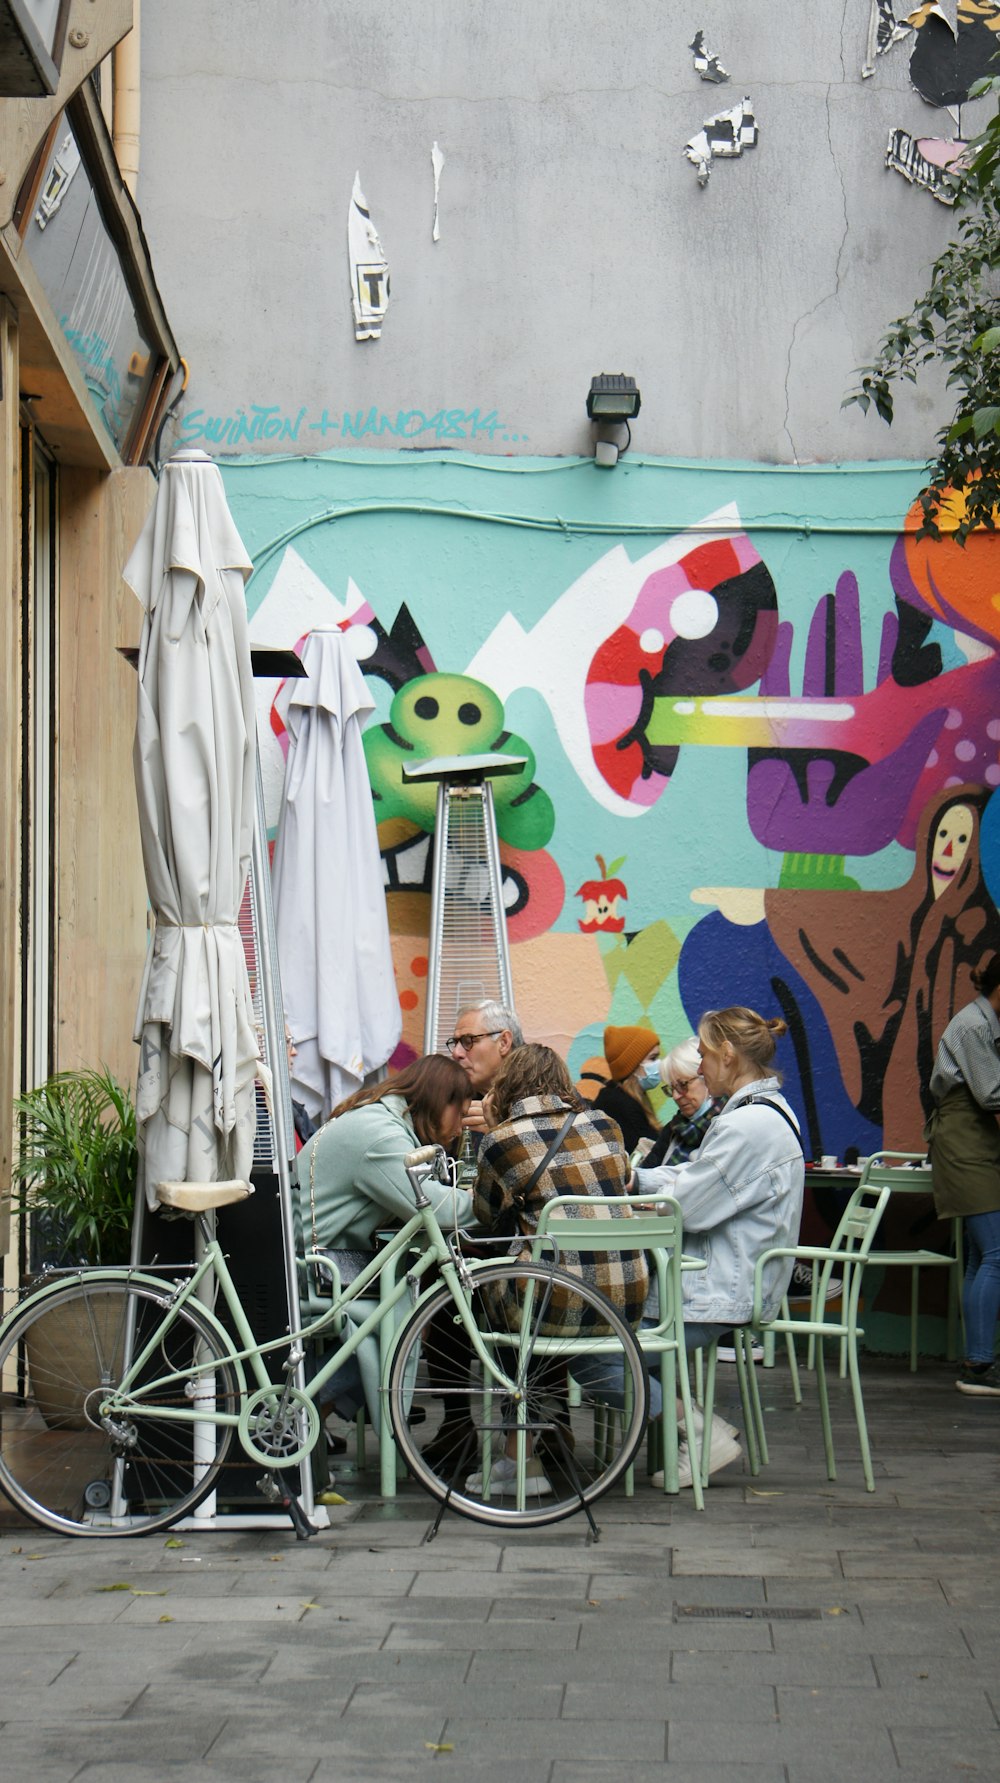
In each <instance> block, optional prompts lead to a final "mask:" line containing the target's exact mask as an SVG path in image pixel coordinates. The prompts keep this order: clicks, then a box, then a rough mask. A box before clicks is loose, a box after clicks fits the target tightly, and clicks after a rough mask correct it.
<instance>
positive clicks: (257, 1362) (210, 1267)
mask: <svg viewBox="0 0 1000 1783" xmlns="http://www.w3.org/2000/svg"><path fill="white" fill-rule="evenodd" d="M199 1220H200V1222H201V1229H202V1236H203V1237H204V1239H205V1241H206V1242H205V1249H204V1254H203V1256H202V1258H201V1260H200V1262H198V1263H197V1264H196V1265H195V1267H194V1269H193V1271H192V1272H191V1273H190V1275H188V1276H187V1278H186V1279H185V1280H184V1281H183V1282H182V1283H176V1282H174V1283H170V1284H167V1283H165V1282H164V1280H163V1278H162V1277H153V1276H149V1275H147V1274H146V1273H145V1272H144V1271H143V1272H139V1271H127V1272H124V1273H126V1274H127V1275H129V1276H131V1277H132V1278H133V1279H135V1280H137V1281H145V1282H147V1283H150V1284H152V1285H155V1286H157V1287H164V1286H168V1285H169V1287H170V1290H171V1293H170V1302H169V1305H168V1306H166V1307H165V1309H164V1316H163V1319H162V1320H161V1321H160V1323H159V1324H158V1325H157V1327H156V1329H155V1330H154V1331H153V1332H152V1334H151V1335H150V1336H149V1337H148V1339H147V1340H146V1342H145V1343H144V1345H143V1347H142V1349H141V1350H140V1351H139V1352H138V1353H137V1354H135V1355H134V1356H133V1357H132V1359H131V1362H130V1363H129V1366H128V1367H127V1368H126V1369H125V1370H124V1371H123V1374H122V1378H121V1380H120V1382H119V1384H118V1386H117V1387H116V1388H115V1389H114V1391H113V1392H111V1393H109V1395H108V1398H107V1399H106V1400H105V1401H104V1402H103V1403H102V1406H101V1412H102V1416H107V1417H114V1416H115V1415H120V1414H123V1413H127V1414H128V1415H129V1416H130V1417H141V1416H142V1413H143V1401H144V1399H145V1398H147V1397H152V1396H154V1395H155V1394H157V1393H161V1392H162V1391H163V1390H164V1389H165V1388H167V1387H169V1386H170V1385H171V1384H173V1383H175V1382H179V1381H181V1380H185V1381H188V1380H190V1379H191V1378H192V1375H194V1376H198V1375H202V1374H204V1375H206V1376H208V1375H210V1374H211V1373H213V1372H214V1369H215V1366H216V1363H215V1361H214V1360H211V1361H208V1362H206V1363H204V1364H202V1365H197V1364H196V1366H195V1368H194V1369H193V1370H186V1371H185V1372H184V1373H183V1374H180V1373H177V1372H170V1373H168V1374H165V1375H162V1376H160V1377H159V1378H157V1379H154V1380H145V1381H143V1384H142V1389H141V1392H140V1394H139V1395H138V1396H137V1397H133V1395H132V1394H131V1392H130V1388H131V1386H132V1384H133V1383H134V1382H135V1381H136V1380H137V1379H138V1378H139V1377H140V1376H141V1373H142V1370H143V1368H144V1367H145V1366H146V1364H147V1363H148V1362H149V1360H150V1358H151V1357H152V1356H153V1355H154V1354H155V1352H156V1350H157V1348H158V1347H159V1346H160V1344H161V1343H162V1342H163V1340H164V1337H165V1335H166V1333H167V1331H168V1330H169V1329H170V1326H171V1325H172V1323H173V1322H174V1319H175V1317H176V1314H177V1312H178V1311H179V1310H180V1309H181V1308H183V1307H184V1306H186V1305H187V1304H188V1302H193V1303H194V1307H195V1310H196V1311H197V1312H198V1313H199V1314H200V1315H201V1316H202V1317H203V1318H205V1319H207V1320H208V1321H209V1322H210V1323H211V1325H212V1326H213V1328H214V1330H215V1331H216V1333H217V1335H219V1336H220V1337H221V1339H222V1340H223V1342H224V1344H225V1346H226V1349H227V1351H228V1352H229V1358H228V1359H229V1360H231V1361H233V1362H235V1363H236V1364H237V1365H238V1367H239V1370H240V1375H241V1386H242V1388H243V1389H244V1391H245V1389H246V1387H247V1379H246V1371H245V1370H244V1368H243V1364H244V1363H247V1364H249V1368H250V1372H251V1374H252V1377H253V1380H254V1382H255V1384H256V1387H257V1388H258V1389H259V1390H261V1391H263V1392H273V1393H275V1394H280V1393H281V1392H282V1389H281V1388H280V1387H278V1386H277V1385H276V1384H275V1383H274V1382H273V1381H272V1379H271V1377H270V1375H269V1374H268V1373H267V1370H266V1368H265V1367H264V1363H263V1360H262V1358H263V1357H264V1356H266V1355H268V1354H270V1353H273V1352H274V1351H277V1350H284V1349H288V1350H289V1354H290V1355H292V1354H293V1353H294V1351H295V1349H296V1347H297V1346H298V1345H299V1344H301V1343H303V1342H309V1341H311V1340H312V1339H313V1338H314V1337H317V1336H320V1335H322V1334H323V1332H325V1331H328V1330H329V1328H330V1326H331V1325H332V1324H333V1323H334V1322H335V1321H336V1320H337V1319H339V1318H340V1316H341V1314H342V1313H343V1312H344V1311H345V1309H346V1308H347V1307H349V1306H350V1305H352V1304H353V1303H354V1302H355V1301H358V1300H361V1299H364V1298H365V1296H366V1295H367V1294H368V1291H369V1290H370V1288H371V1287H372V1286H373V1284H374V1283H375V1282H377V1281H378V1279H379V1277H380V1276H381V1275H382V1274H383V1272H384V1271H386V1270H388V1269H389V1268H390V1266H391V1265H392V1264H394V1263H395V1261H396V1259H397V1258H398V1257H400V1256H401V1255H403V1254H404V1253H405V1252H406V1251H407V1250H408V1249H409V1247H410V1245H411V1243H412V1240H413V1239H414V1237H415V1236H416V1234H417V1233H418V1232H421V1231H422V1232H423V1233H424V1235H425V1236H426V1238H427V1239H428V1244H427V1247H426V1249H425V1250H423V1251H422V1252H421V1253H420V1255H419V1256H418V1257H416V1258H414V1259H411V1260H410V1262H409V1265H408V1268H407V1271H406V1274H405V1275H404V1277H403V1279H402V1280H401V1281H399V1282H397V1283H396V1284H395V1286H394V1287H393V1289H392V1290H391V1292H390V1293H389V1294H388V1295H387V1296H386V1297H385V1298H384V1299H383V1298H381V1297H380V1298H379V1303H378V1305H377V1306H375V1307H374V1308H373V1310H372V1311H371V1312H370V1313H369V1314H368V1316H367V1317H366V1318H365V1319H364V1320H363V1321H362V1322H361V1323H360V1324H357V1325H355V1326H354V1327H353V1329H352V1330H351V1332H350V1334H346V1335H345V1336H344V1338H343V1341H342V1342H341V1343H340V1344H339V1346H338V1348H337V1351H336V1353H335V1354H334V1355H333V1356H331V1357H330V1359H329V1361H328V1362H326V1363H325V1364H324V1365H323V1367H322V1368H320V1369H319V1370H318V1372H317V1373H316V1374H315V1375H314V1376H313V1377H312V1379H311V1380H309V1381H308V1382H307V1383H306V1385H305V1388H304V1389H303V1397H304V1398H305V1399H306V1400H308V1401H310V1402H311V1403H312V1404H315V1403H316V1401H317V1399H318V1398H319V1397H320V1395H321V1393H322V1390H323V1388H324V1387H325V1386H326V1384H327V1382H328V1381H329V1380H331V1379H332V1378H333V1377H334V1375H336V1374H337V1372H338V1371H339V1370H340V1369H341V1368H342V1367H343V1366H344V1363H345V1362H346V1361H348V1359H349V1358H350V1357H351V1356H353V1355H354V1353H355V1351H356V1350H357V1349H358V1347H359V1345H360V1344H362V1343H363V1342H364V1340H365V1338H366V1337H368V1336H370V1335H371V1334H372V1333H374V1332H375V1331H377V1330H378V1329H379V1327H380V1326H381V1325H382V1323H383V1321H384V1320H385V1319H387V1318H389V1317H390V1316H391V1314H392V1312H393V1310H394V1308H395V1307H396V1306H398V1304H399V1302H400V1301H401V1300H402V1299H403V1298H404V1297H405V1296H406V1295H408V1294H410V1292H411V1287H412V1284H413V1283H414V1282H415V1281H419V1280H420V1279H421V1277H423V1276H424V1275H426V1274H427V1272H428V1271H429V1270H430V1269H432V1268H433V1267H434V1266H435V1265H437V1266H438V1267H439V1268H440V1271H441V1275H442V1278H443V1280H444V1282H445V1283H446V1285H447V1287H448V1288H449V1290H450V1292H451V1295H452V1299H453V1300H454V1303H455V1306H456V1308H457V1310H458V1312H459V1315H460V1317H461V1320H462V1323H463V1325H464V1327H465V1330H466V1332H467V1334H468V1337H469V1340H470V1343H471V1344H472V1348H473V1350H474V1352H475V1354H476V1356H477V1358H478V1360H479V1361H480V1363H481V1364H482V1366H483V1367H484V1369H485V1370H486V1372H487V1374H488V1375H489V1376H490V1377H491V1378H492V1379H493V1380H494V1381H495V1382H496V1384H497V1385H498V1386H499V1387H501V1388H503V1389H505V1390H507V1391H509V1392H510V1393H511V1394H512V1395H513V1396H514V1397H517V1396H518V1393H519V1389H518V1386H517V1382H516V1381H515V1380H513V1379H512V1378H511V1376H510V1374H509V1373H508V1372H507V1371H505V1370H504V1369H503V1368H502V1367H500V1365H499V1364H498V1363H497V1361H496V1360H495V1359H494V1357H493V1356H492V1355H491V1353H490V1351H489V1349H488V1348H487V1346H486V1345H485V1344H484V1342H483V1339H482V1336H481V1334H480V1332H479V1329H478V1327H477V1325H476V1322H475V1319H474V1318H473V1316H472V1313H471V1311H470V1309H469V1305H468V1302H467V1300H466V1297H465V1295H464V1293H463V1291H462V1287H463V1282H462V1277H463V1275H464V1276H465V1277H466V1278H467V1279H468V1278H469V1277H472V1276H474V1275H475V1274H476V1273H477V1265H476V1262H472V1263H471V1264H470V1263H467V1262H466V1261H465V1259H464V1258H456V1256H455V1253H454V1252H453V1251H452V1249H451V1246H450V1245H449V1244H448V1242H447V1240H446V1239H445V1237H444V1234H443V1232H442V1230H441V1226H440V1223H439V1221H438V1219H437V1215H436V1214H435V1212H434V1209H433V1207H432V1206H431V1204H430V1203H429V1202H427V1203H426V1204H425V1205H422V1206H418V1208H417V1211H416V1212H415V1213H414V1214H413V1216H412V1218H411V1219H409V1220H407V1222H406V1224H405V1225H404V1226H402V1227H401V1228H400V1230H399V1231H398V1232H397V1233H396V1234H395V1235H394V1237H393V1238H391V1239H390V1241H389V1243H388V1244H387V1245H386V1246H385V1247H384V1249H383V1250H381V1251H380V1252H379V1254H378V1256H377V1257H375V1258H374V1259H373V1260H372V1262H371V1263H369V1264H368V1265H367V1266H366V1267H365V1269H363V1270H362V1271H361V1273H360V1274H359V1275H358V1276H357V1277H356V1278H355V1280H354V1281H353V1282H351V1283H350V1284H349V1285H348V1287H347V1288H346V1289H345V1290H344V1291H343V1292H342V1293H341V1294H340V1295H338V1296H336V1297H335V1298H334V1299H333V1301H332V1303H331V1306H330V1309H329V1311H327V1312H324V1313H322V1314H321V1316H320V1317H319V1318H318V1319H316V1320H313V1321H312V1322H311V1323H310V1324H308V1325H305V1326H303V1327H302V1328H301V1329H300V1330H298V1331H293V1332H290V1333H289V1334H288V1335H287V1336H284V1337H280V1338H273V1339H271V1340H270V1341H269V1342H267V1343H263V1344H258V1342H257V1340H256V1339H255V1337H254V1335H253V1332H252V1331H251V1329H250V1325H249V1323H248V1320H247V1316H246V1312H245V1310H244V1307H243V1303H242V1301H241V1300H240V1297H239V1293H238V1290H237V1288H236V1284H235V1283H234V1281H233V1278H232V1276H231V1274H230V1271H229V1266H228V1264H227V1262H226V1258H225V1254H224V1252H223V1250H222V1248H221V1246H220V1244H219V1242H218V1240H217V1239H216V1238H213V1237H212V1236H211V1235H210V1232H209V1228H208V1224H207V1222H205V1221H204V1220H203V1216H199ZM327 1261H328V1260H327V1259H326V1258H325V1257H324V1256H323V1255H322V1253H318V1252H314V1251H309V1252H307V1253H306V1256H305V1262H306V1264H309V1263H310V1262H318V1263H321V1264H322V1263H325V1262H327ZM488 1266H489V1265H488V1263H485V1262H480V1263H479V1268H480V1269H482V1268H486V1267H488ZM101 1273H102V1274H104V1275H105V1276H107V1275H108V1274H109V1273H110V1272H107V1271H102V1272H101ZM118 1279H121V1274H120V1273H119V1274H118ZM210 1279H214V1281H215V1282H216V1283H217V1285H218V1288H219V1289H220V1291H221V1293H222V1297H223V1300H224V1301H225V1304H226V1307H227V1308H228V1311H229V1314H230V1317H231V1319H232V1322H233V1327H234V1330H235V1332H236V1336H237V1340H238V1343H239V1345H240V1346H241V1347H238V1348H235V1349H234V1348H233V1340H232V1336H231V1334H230V1333H229V1332H228V1331H227V1330H226V1327H225V1326H224V1325H223V1324H222V1323H221V1321H220V1320H219V1319H218V1317H217V1316H216V1314H215V1312H214V1311H213V1310H212V1309H211V1308H210V1307H209V1306H207V1305H206V1303H205V1301H204V1300H203V1299H202V1298H201V1297H200V1295H199V1289H201V1288H202V1286H203V1284H204V1283H205V1282H207V1281H208V1280H210ZM419 1299H420V1296H417V1298H416V1300H415V1301H414V1304H415V1305H416V1304H418V1303H419ZM284 1391H285V1392H286V1393H287V1394H288V1395H289V1397H290V1396H291V1393H290V1389H289V1388H286V1389H284ZM210 1398H211V1395H206V1399H208V1400H210ZM155 1415H156V1417H157V1418H158V1419H160V1420H165V1419H169V1420H173V1421H174V1422H177V1423H187V1424H199V1423H202V1424H204V1423H209V1424H214V1425H232V1426H234V1427H237V1426H239V1424H240V1423H241V1420H242V1413H241V1412H225V1411H219V1410H218V1409H216V1408H214V1407H212V1408H211V1409H209V1405H208V1404H207V1403H206V1401H205V1399H203V1400H202V1401H201V1402H200V1403H198V1402H195V1403H192V1406H191V1407H190V1408H188V1407H185V1406H174V1407H172V1406H165V1405H163V1404H162V1402H161V1403H157V1404H156V1406H155ZM307 1453H308V1445H305V1446H300V1448H299V1449H297V1450H296V1451H295V1453H294V1454H289V1455H288V1456H285V1457H282V1460H281V1465H282V1466H285V1467H290V1466H294V1465H296V1464H297V1463H298V1462H300V1461H302V1460H303V1459H304V1458H305V1455H306V1454H307Z"/></svg>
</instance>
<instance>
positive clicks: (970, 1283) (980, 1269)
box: [962, 1209, 1000, 1362]
mask: <svg viewBox="0 0 1000 1783" xmlns="http://www.w3.org/2000/svg"><path fill="white" fill-rule="evenodd" d="M965 1236H966V1239H967V1241H968V1247H969V1255H968V1262H967V1263H966V1267H965V1282H964V1285H963V1289H962V1301H963V1306H964V1310H965V1343H966V1349H967V1351H968V1358H967V1359H968V1361H970V1362H992V1360H993V1356H994V1351H995V1348H996V1336H997V1318H998V1316H1000V1209H998V1210H997V1211H996V1212H995V1213H967V1214H966V1216H965Z"/></svg>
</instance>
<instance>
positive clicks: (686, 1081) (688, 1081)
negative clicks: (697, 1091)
mask: <svg viewBox="0 0 1000 1783" xmlns="http://www.w3.org/2000/svg"><path fill="white" fill-rule="evenodd" d="M697 1082H698V1079H697V1078H696V1077H675V1078H674V1081H673V1083H672V1084H671V1085H670V1094H671V1095H672V1096H673V1098H674V1101H675V1102H676V1100H677V1097H678V1096H683V1095H685V1094H686V1093H687V1091H688V1090H689V1089H690V1088H691V1085H692V1084H693V1083H697Z"/></svg>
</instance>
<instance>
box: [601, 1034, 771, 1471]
mask: <svg viewBox="0 0 1000 1783" xmlns="http://www.w3.org/2000/svg"><path fill="white" fill-rule="evenodd" d="M785 1032H786V1026H785V1023H784V1022H783V1021H781V1020H780V1018H772V1019H771V1020H765V1018H764V1017H763V1016H760V1015H758V1014H757V1013H756V1012H755V1011H754V1010H752V1009H744V1008H740V1007H735V1008H731V1009H719V1010H709V1011H708V1013H707V1014H706V1015H704V1016H703V1017H702V1019H701V1021H700V1022H699V1024H698V1050H699V1052H700V1054H701V1075H702V1077H703V1078H704V1080H705V1085H706V1088H707V1090H708V1093H709V1095H710V1096H724V1097H725V1098H726V1102H725V1106H724V1108H723V1109H722V1111H721V1113H720V1114H719V1115H718V1116H717V1117H716V1119H715V1120H714V1121H713V1122H712V1125H711V1126H710V1127H709V1129H708V1132H707V1134H706V1136H705V1139H704V1141H703V1142H702V1144H701V1146H700V1147H699V1149H698V1151H697V1152H696V1154H695V1156H694V1157H693V1158H690V1159H689V1160H688V1161H687V1162H686V1163H683V1164H678V1165H670V1164H664V1165H661V1166H660V1167H659V1168H658V1169H654V1170H643V1169H642V1168H640V1169H638V1170H637V1171H636V1172H635V1185H634V1187H635V1192H636V1193H639V1194H643V1195H646V1194H648V1195H649V1197H650V1199H651V1200H655V1198H656V1196H657V1195H670V1196H672V1197H673V1199H674V1200H676V1201H678V1202H679V1203H680V1207H681V1212H682V1215H683V1219H684V1251H685V1255H687V1256H693V1257H696V1258H699V1259H701V1260H702V1261H704V1263H705V1265H706V1267H705V1268H704V1269H703V1270H690V1271H686V1272H685V1275H684V1335H685V1340H686V1343H687V1347H688V1348H689V1349H697V1348H699V1347H700V1346H702V1345H703V1344H708V1343H712V1342H713V1341H714V1340H715V1339H716V1338H717V1337H719V1335H720V1334H721V1333H722V1332H723V1331H725V1330H728V1329H729V1328H730V1327H731V1326H733V1325H742V1324H745V1323H746V1321H747V1320H748V1319H749V1318H750V1316H751V1313H752V1311H753V1283H754V1267H755V1265H756V1262H757V1258H758V1257H759V1256H760V1255H761V1253H762V1252H763V1251H766V1250H770V1249H771V1248H772V1246H779V1247H780V1246H783V1245H795V1244H797V1243H798V1237H799V1222H800V1220H801V1217H802V1189H803V1183H804V1180H805V1165H804V1159H803V1155H802V1142H801V1139H800V1136H799V1125H798V1121H797V1120H796V1118H795V1115H794V1114H793V1112H792V1110H791V1108H790V1107H789V1105H788V1103H787V1102H786V1101H785V1099H784V1097H783V1096H782V1095H781V1092H780V1089H779V1083H780V1079H779V1078H778V1077H777V1076H776V1075H775V1074H774V1072H773V1070H772V1062H773V1059H774V1051H775V1043H776V1041H777V1039H778V1038H779V1037H780V1035H782V1034H784V1033H785ZM791 1270H792V1259H791V1258H790V1257H786V1258H775V1259H773V1260H772V1262H771V1263H769V1264H768V1267H767V1269H766V1270H765V1272H764V1283H763V1287H764V1304H763V1312H764V1317H765V1318H771V1317H773V1316H774V1314H775V1313H776V1312H777V1311H778V1308H779V1306H780V1304H781V1300H782V1296H783V1295H784V1293H785V1290H786V1288H787V1286H788V1282H789V1278H790V1276H791ZM737 1434H738V1433H737V1432H736V1431H735V1430H734V1429H733V1427H732V1425H730V1424H727V1423H725V1421H724V1420H723V1419H722V1418H719V1417H716V1418H715V1419H714V1420H713V1428H712V1448H711V1462H710V1471H711V1472H712V1473H715V1472H717V1471H718V1469H719V1468H721V1467H725V1466H727V1465H728V1463H729V1462H730V1461H735V1460H736V1458H737V1456H738V1455H739V1453H740V1449H739V1443H738V1440H737ZM681 1459H682V1465H681V1484H682V1485H685V1484H690V1478H691V1473H690V1461H689V1459H688V1457H687V1455H686V1453H685V1451H684V1450H682V1458H681ZM654 1480H655V1476H654ZM660 1483H661V1484H662V1479H661V1482H660Z"/></svg>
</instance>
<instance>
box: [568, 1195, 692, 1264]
mask: <svg viewBox="0 0 1000 1783" xmlns="http://www.w3.org/2000/svg"><path fill="white" fill-rule="evenodd" d="M648 1206H649V1196H648V1195H640V1196H635V1195H602V1196H600V1197H597V1196H595V1195H554V1196H553V1197H552V1199H551V1201H546V1202H545V1204H544V1206H543V1207H542V1209H541V1212H540V1213H539V1216H538V1227H537V1230H536V1235H535V1236H536V1238H544V1237H545V1236H546V1235H547V1234H548V1236H549V1237H550V1238H551V1239H554V1240H555V1241H557V1242H558V1243H559V1244H565V1246H566V1248H567V1250H573V1251H646V1250H656V1249H658V1248H661V1247H662V1248H664V1249H673V1248H674V1247H676V1248H677V1250H678V1252H679V1250H680V1241H681V1233H682V1229H683V1228H682V1221H681V1210H680V1207H679V1206H678V1204H677V1202H676V1201H671V1200H670V1198H669V1197H662V1196H658V1197H657V1206H658V1207H664V1208H666V1209H667V1210H668V1211H667V1212H666V1213H664V1214H663V1215H662V1216H661V1215H660V1214H656V1213H646V1212H642V1211H640V1209H641V1208H648ZM575 1207H583V1208H586V1209H587V1210H588V1211H587V1212H586V1213H585V1214H581V1215H579V1216H578V1217H577V1218H576V1219H574V1218H573V1211H572V1210H573V1209H574V1208H575ZM595 1207H598V1208H602V1209H603V1208H604V1207H627V1208H629V1209H631V1213H632V1217H631V1219H624V1220H623V1219H622V1218H621V1217H620V1216H619V1217H618V1218H617V1219H616V1218H615V1216H614V1215H613V1214H611V1213H608V1214H605V1213H603V1212H599V1213H595V1212H593V1211H592V1210H593V1209H594V1208H595ZM550 1226H552V1227H554V1230H553V1231H552V1232H551V1233H550V1232H549V1227H550ZM548 1248H549V1247H548V1246H546V1249H548Z"/></svg>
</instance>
